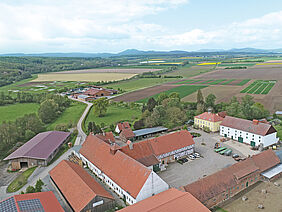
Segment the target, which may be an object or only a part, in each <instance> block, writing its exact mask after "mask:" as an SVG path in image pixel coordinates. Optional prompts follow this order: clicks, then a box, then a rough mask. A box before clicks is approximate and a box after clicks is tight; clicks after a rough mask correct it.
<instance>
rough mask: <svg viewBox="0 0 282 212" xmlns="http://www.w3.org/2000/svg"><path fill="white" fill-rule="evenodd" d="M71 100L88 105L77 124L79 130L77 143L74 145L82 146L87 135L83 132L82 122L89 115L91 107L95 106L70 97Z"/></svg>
mask: <svg viewBox="0 0 282 212" xmlns="http://www.w3.org/2000/svg"><path fill="white" fill-rule="evenodd" d="M69 98H70V99H71V100H74V101H78V102H82V103H84V104H87V107H86V109H85V110H84V112H83V114H82V116H81V117H80V119H79V121H78V122H77V126H76V128H77V130H78V135H77V138H76V140H75V143H74V145H81V144H83V142H84V141H85V139H86V137H87V135H86V134H85V132H83V130H82V122H83V120H84V119H85V117H86V115H87V114H88V112H89V110H90V109H91V107H92V106H93V104H92V103H90V102H85V101H82V100H79V99H74V98H71V97H69Z"/></svg>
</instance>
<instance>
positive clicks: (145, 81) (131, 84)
mask: <svg viewBox="0 0 282 212" xmlns="http://www.w3.org/2000/svg"><path fill="white" fill-rule="evenodd" d="M176 80H177V79H176V78H138V79H132V80H127V81H124V82H119V83H113V84H109V85H106V86H105V87H109V88H113V89H116V90H117V89H122V90H123V91H127V92H128V91H134V90H139V89H141V88H146V87H151V86H154V85H158V84H163V83H166V82H171V81H176Z"/></svg>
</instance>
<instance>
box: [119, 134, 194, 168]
mask: <svg viewBox="0 0 282 212" xmlns="http://www.w3.org/2000/svg"><path fill="white" fill-rule="evenodd" d="M192 144H195V142H194V140H193V138H192V135H191V134H190V133H189V132H188V131H186V130H182V131H179V132H174V133H170V134H167V135H163V136H160V137H157V138H153V139H149V140H145V141H141V142H138V143H134V144H132V149H130V147H129V145H126V146H123V147H122V148H121V151H122V152H124V153H125V154H127V155H129V156H130V157H132V158H134V159H135V160H138V161H139V162H140V163H142V164H144V165H145V166H151V165H155V164H158V163H159V160H158V159H157V156H159V155H162V154H164V153H168V152H172V151H174V150H177V149H181V148H183V147H186V146H190V145H192Z"/></svg>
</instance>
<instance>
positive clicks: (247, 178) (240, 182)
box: [183, 150, 280, 208]
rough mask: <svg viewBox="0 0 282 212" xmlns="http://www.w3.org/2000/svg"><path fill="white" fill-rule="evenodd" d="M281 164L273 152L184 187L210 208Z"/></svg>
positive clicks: (247, 160)
mask: <svg viewBox="0 0 282 212" xmlns="http://www.w3.org/2000/svg"><path fill="white" fill-rule="evenodd" d="M279 164H280V160H279V158H278V157H277V156H276V154H275V153H274V152H273V151H272V150H266V151H264V152H262V153H259V154H257V155H254V156H252V157H250V158H247V159H246V160H244V161H241V162H238V163H236V164H234V165H232V166H229V167H227V168H224V169H222V170H221V171H219V172H216V173H215V174H212V175H209V176H207V177H205V178H202V179H200V180H198V181H196V182H194V183H191V184H189V185H186V186H184V187H183V189H184V191H187V192H190V193H191V194H192V195H193V196H194V197H196V198H197V199H198V200H199V201H200V202H202V203H203V204H204V205H205V206H207V207H208V208H212V207H214V206H216V205H218V204H219V203H221V202H223V201H225V200H227V199H229V198H231V197H233V196H234V195H236V194H237V193H239V192H241V191H243V190H245V189H246V188H248V187H249V186H250V185H253V184H255V183H257V182H258V181H260V180H261V179H262V175H261V173H263V172H265V171H267V170H270V169H272V168H273V167H276V166H277V165H279Z"/></svg>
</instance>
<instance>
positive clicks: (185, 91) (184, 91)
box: [138, 85, 206, 103]
mask: <svg viewBox="0 0 282 212" xmlns="http://www.w3.org/2000/svg"><path fill="white" fill-rule="evenodd" d="M205 87H206V86H201V85H182V86H179V87H175V88H171V89H169V90H167V91H164V93H166V94H168V95H169V94H170V93H174V92H175V93H178V94H179V97H180V98H183V97H185V96H187V95H190V94H192V93H194V92H196V91H197V90H199V89H202V88H205ZM158 95H159V93H158V94H155V95H153V96H150V97H154V98H157V97H158ZM148 99H149V97H147V98H145V99H141V100H139V101H138V102H142V103H143V102H147V100H148Z"/></svg>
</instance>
